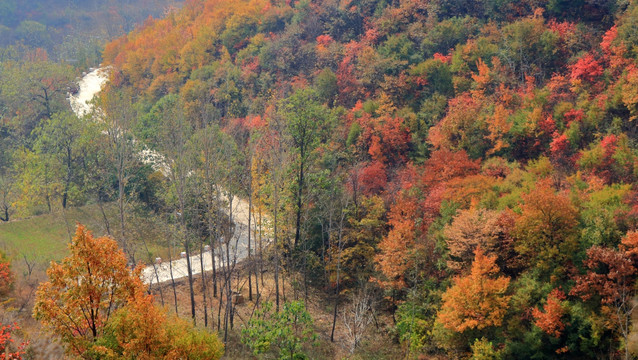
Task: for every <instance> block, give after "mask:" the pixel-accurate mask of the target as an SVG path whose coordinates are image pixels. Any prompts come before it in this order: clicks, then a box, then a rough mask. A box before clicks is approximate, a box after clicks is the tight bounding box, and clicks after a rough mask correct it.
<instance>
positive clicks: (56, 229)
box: [0, 205, 112, 261]
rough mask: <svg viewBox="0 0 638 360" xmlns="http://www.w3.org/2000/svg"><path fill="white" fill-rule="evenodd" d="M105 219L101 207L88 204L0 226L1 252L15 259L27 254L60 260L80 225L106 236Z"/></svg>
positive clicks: (96, 233)
mask: <svg viewBox="0 0 638 360" xmlns="http://www.w3.org/2000/svg"><path fill="white" fill-rule="evenodd" d="M111 211H112V210H111ZM102 219H103V217H102V214H101V212H100V210H99V207H98V206H97V205H87V206H84V207H80V208H75V209H68V210H67V211H66V212H65V213H62V212H59V213H54V214H46V215H40V216H34V217H31V218H27V219H23V220H16V221H11V222H8V223H0V249H1V250H2V251H4V252H5V253H7V254H8V255H9V256H12V257H15V256H18V257H21V256H22V255H27V256H29V257H32V258H37V259H39V260H44V261H49V260H59V259H61V258H62V257H64V256H65V255H66V253H67V244H68V242H69V240H70V237H69V233H70V234H71V235H73V234H74V233H75V226H76V223H78V222H79V223H82V224H84V225H86V226H87V227H88V228H89V229H91V230H92V231H93V232H94V234H95V235H102V234H104V233H105V225H104V221H103V220H102Z"/></svg>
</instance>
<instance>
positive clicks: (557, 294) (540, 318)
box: [532, 289, 567, 338]
mask: <svg viewBox="0 0 638 360" xmlns="http://www.w3.org/2000/svg"><path fill="white" fill-rule="evenodd" d="M566 298H567V297H566V296H565V293H564V292H563V291H562V290H560V289H554V290H552V291H551V292H550V293H549V295H548V296H547V302H546V303H545V305H544V306H543V311H541V310H539V309H538V308H534V309H532V316H533V317H534V325H536V326H538V327H539V328H540V329H541V330H543V332H544V333H546V334H547V335H549V336H553V337H555V338H558V337H560V335H561V334H562V332H563V330H565V323H563V321H562V317H563V315H565V309H564V307H563V304H562V301H564V300H565V299H566Z"/></svg>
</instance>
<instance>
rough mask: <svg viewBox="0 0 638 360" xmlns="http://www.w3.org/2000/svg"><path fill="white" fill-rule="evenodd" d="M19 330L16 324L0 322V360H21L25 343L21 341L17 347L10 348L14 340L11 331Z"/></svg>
mask: <svg viewBox="0 0 638 360" xmlns="http://www.w3.org/2000/svg"><path fill="white" fill-rule="evenodd" d="M16 330H20V328H19V327H18V325H16V324H12V325H4V326H3V325H2V324H0V360H21V359H22V355H24V353H25V352H24V348H25V346H27V343H24V342H23V343H21V344H19V345H18V346H17V348H14V349H11V347H12V344H13V343H14V340H13V338H12V336H11V333H12V332H14V331H16Z"/></svg>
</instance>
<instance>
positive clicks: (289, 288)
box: [153, 266, 404, 360]
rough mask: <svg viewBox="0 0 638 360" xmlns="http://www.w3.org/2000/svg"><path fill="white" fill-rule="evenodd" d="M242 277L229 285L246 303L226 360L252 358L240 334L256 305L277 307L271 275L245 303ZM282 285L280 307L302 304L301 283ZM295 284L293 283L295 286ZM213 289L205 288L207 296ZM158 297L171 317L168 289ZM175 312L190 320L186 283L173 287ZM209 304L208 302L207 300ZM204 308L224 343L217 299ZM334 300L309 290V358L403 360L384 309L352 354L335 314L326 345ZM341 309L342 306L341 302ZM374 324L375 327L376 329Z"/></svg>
mask: <svg viewBox="0 0 638 360" xmlns="http://www.w3.org/2000/svg"><path fill="white" fill-rule="evenodd" d="M237 272H238V273H240V274H241V276H239V277H236V278H235V280H234V281H233V284H234V285H233V288H235V289H236V290H239V291H238V292H239V293H240V294H241V295H242V297H243V300H244V302H243V303H241V304H238V305H236V308H235V314H236V315H235V319H234V324H233V325H234V326H233V328H232V329H230V330H229V332H228V338H227V343H226V351H225V354H224V359H256V357H255V356H254V355H253V354H252V353H251V351H250V349H249V348H248V347H247V346H246V345H244V344H242V343H241V329H242V328H243V327H245V326H246V325H247V323H248V320H249V319H250V317H251V315H252V313H253V312H254V311H255V308H256V307H255V305H256V304H257V303H258V302H265V301H268V302H271V303H274V302H275V293H274V287H275V286H274V279H273V274H272V272H271V271H265V272H264V273H263V283H262V281H261V279H260V280H259V287H260V294H261V296H260V298H259V300H258V297H257V295H256V292H255V289H253V292H254V293H253V300H252V301H251V300H250V299H249V293H248V286H247V276H246V272H247V269H246V268H245V266H240V267H239V268H238V270H237ZM205 276H206V277H207V283H211V278H210V277H211V276H212V274H211V273H208V272H207V273H205ZM282 277H283V280H282V281H281V284H282V287H281V291H280V302H281V303H284V302H286V301H293V300H296V299H298V300H304V298H305V291H302V289H299V288H298V287H297V288H296V287H295V286H293V284H294V283H299V281H298V280H299V279H291V276H290V275H286V276H284V275H282ZM295 280H297V281H295ZM254 282H255V280H254V278H253V287H255V283H254ZM201 284H202V283H201V276H197V277H195V279H194V283H193V287H194V289H195V291H194V292H195V303H196V313H197V325H198V326H204V325H205V324H204V306H203V295H202V294H203V292H202V285H201ZM210 291H211V290H210V289H208V291H207V292H210ZM161 292H162V294H161V295H160V292H159V290H158V288H154V289H153V293H154V294H155V298H156V302H157V303H158V304H159V305H162V297H163V299H164V301H163V305H164V306H165V307H166V308H167V309H168V310H169V311H171V312H174V311H175V300H174V295H173V291H172V287H171V286H170V284H167V283H165V284H164V285H163V286H162V291H161ZM176 292H177V303H178V306H177V309H178V314H179V316H180V317H182V318H189V317H190V314H191V313H190V312H191V307H190V297H189V287H188V281H186V279H182V280H181V281H179V282H177V285H176ZM211 300H212V301H211ZM207 305H208V306H207V308H208V317H209V321H208V328H210V329H211V330H213V331H216V330H218V327H217V322H218V314H220V317H221V319H220V323H221V331H219V332H218V333H219V336H220V339H222V340H223V339H224V332H223V312H224V310H223V309H221V312H220V309H219V298H211V297H210V295H209V296H207ZM333 305H334V303H333V300H332V299H330V297H329V296H326V295H325V291H323V290H321V289H316V288H312V287H310V288H309V289H308V297H307V301H306V306H307V309H308V312H309V313H310V314H311V316H312V318H313V320H314V330H315V332H316V333H317V335H318V342H317V343H316V344H315V345H314V346H312V345H308V344H306V346H304V348H305V351H306V353H307V355H308V356H309V358H310V359H379V360H383V359H388V360H390V359H401V358H404V353H403V351H402V349H401V347H400V345H399V344H398V343H396V342H395V341H394V340H393V339H392V338H391V336H390V334H391V324H392V317H391V316H390V315H389V314H388V313H387V312H385V311H383V309H376V311H375V313H376V317H377V321H376V324H375V322H374V321H373V322H371V323H370V325H369V326H368V327H367V328H366V330H365V336H364V338H363V341H362V343H361V346H360V347H358V348H357V350H356V351H355V352H354V353H351V352H350V350H349V349H350V338H349V336H348V331H347V328H346V327H345V326H344V321H343V316H342V314H341V311H339V316H338V317H337V324H336V328H335V336H334V339H335V341H334V342H331V341H330V333H331V329H332V321H333V310H334V307H333ZM339 306H340V308H341V307H344V306H345V303H340V305H339ZM377 324H378V326H377Z"/></svg>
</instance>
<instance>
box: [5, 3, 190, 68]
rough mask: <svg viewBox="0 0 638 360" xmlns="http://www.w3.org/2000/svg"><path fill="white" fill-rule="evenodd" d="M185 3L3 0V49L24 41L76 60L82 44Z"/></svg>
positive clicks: (97, 39)
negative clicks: (76, 53) (79, 46)
mask: <svg viewBox="0 0 638 360" xmlns="http://www.w3.org/2000/svg"><path fill="white" fill-rule="evenodd" d="M181 3H182V0H109V1H98V0H33V1H22V0H2V1H0V46H7V45H10V44H14V43H19V42H22V43H24V44H25V45H28V46H31V47H42V48H45V49H47V50H49V52H52V53H55V54H58V55H60V57H62V58H69V57H71V58H72V57H73V55H74V54H72V52H73V51H72V50H70V48H77V47H78V44H79V43H81V44H84V45H89V44H91V43H95V42H98V43H100V44H103V43H104V41H106V40H108V39H111V38H113V37H114V36H118V35H121V34H124V33H125V32H128V31H131V30H132V29H133V28H134V27H135V25H136V24H140V23H142V22H143V21H144V20H145V19H146V18H148V17H149V16H152V17H161V16H162V15H163V14H164V13H166V12H167V11H169V10H170V9H171V8H177V7H179V6H181ZM74 44H75V45H74ZM69 53H71V54H69Z"/></svg>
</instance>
